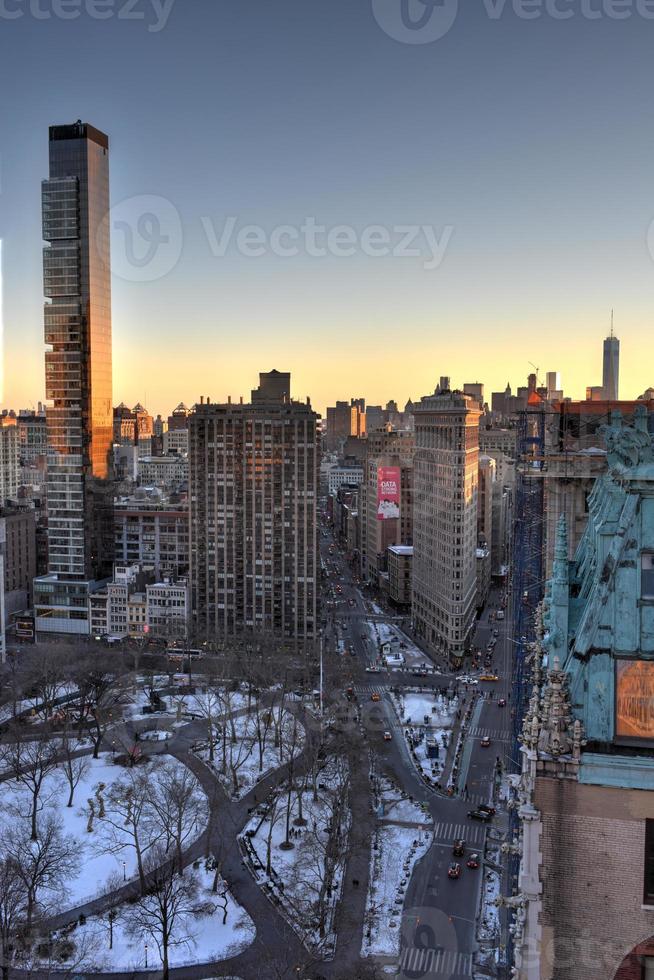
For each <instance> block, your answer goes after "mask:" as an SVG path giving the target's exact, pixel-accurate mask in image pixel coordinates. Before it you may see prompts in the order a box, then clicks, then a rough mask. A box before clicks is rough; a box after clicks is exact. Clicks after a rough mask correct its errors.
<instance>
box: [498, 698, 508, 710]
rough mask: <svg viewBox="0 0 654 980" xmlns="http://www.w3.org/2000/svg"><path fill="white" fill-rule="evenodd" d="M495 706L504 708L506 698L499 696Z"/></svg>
mask: <svg viewBox="0 0 654 980" xmlns="http://www.w3.org/2000/svg"><path fill="white" fill-rule="evenodd" d="M497 706H498V707H499V708H505V707H506V698H500V699H499V701H498V702H497Z"/></svg>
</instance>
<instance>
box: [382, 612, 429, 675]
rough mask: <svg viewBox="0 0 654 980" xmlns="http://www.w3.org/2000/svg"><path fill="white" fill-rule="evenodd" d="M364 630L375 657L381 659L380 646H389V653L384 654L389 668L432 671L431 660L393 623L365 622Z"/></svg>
mask: <svg viewBox="0 0 654 980" xmlns="http://www.w3.org/2000/svg"><path fill="white" fill-rule="evenodd" d="M366 628H367V630H368V634H369V637H370V641H371V647H372V649H373V651H374V652H375V654H376V655H378V656H379V657H381V646H382V644H383V643H387V644H389V647H390V652H389V653H386V654H385V657H386V661H387V663H388V665H389V666H390V667H396V668H397V667H422V666H423V665H424V666H425V667H426V668H427V669H429V670H430V671H433V670H434V665H433V664H432V662H431V660H430V659H429V657H428V656H427V654H426V653H425V652H424V650H421V649H420V647H417V646H416V645H415V643H414V642H413V640H411V638H410V637H409V636H407V634H406V633H405V632H403V630H401V629H400V628H399V626H396V625H395V624H393V623H384V622H367V623H366Z"/></svg>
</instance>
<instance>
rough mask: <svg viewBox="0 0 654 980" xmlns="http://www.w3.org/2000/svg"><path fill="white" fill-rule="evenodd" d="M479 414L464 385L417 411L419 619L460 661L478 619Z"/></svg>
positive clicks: (425, 401)
mask: <svg viewBox="0 0 654 980" xmlns="http://www.w3.org/2000/svg"><path fill="white" fill-rule="evenodd" d="M480 414H481V411H480V409H479V407H478V406H477V403H476V402H475V401H473V399H472V398H469V397H468V396H467V395H463V394H461V392H458V391H455V392H451V391H442V393H438V392H437V393H436V394H434V395H429V396H427V397H426V398H422V399H421V401H420V404H419V405H416V406H415V409H414V417H415V439H416V452H415V456H414V460H413V545H414V549H413V618H414V623H415V628H416V632H417V633H418V634H419V635H420V636H421V637H422V638H423V639H424V640H425V642H426V643H427V645H428V646H430V647H432V648H433V649H434V650H439V651H442V652H446V653H448V654H449V655H450V656H451V657H452V659H453V660H454V661H455V662H460V660H461V658H462V657H463V655H464V652H465V650H466V647H467V644H468V641H469V638H470V634H471V631H472V629H473V627H474V621H475V605H476V603H475V600H476V554H477V488H478V479H479V416H480Z"/></svg>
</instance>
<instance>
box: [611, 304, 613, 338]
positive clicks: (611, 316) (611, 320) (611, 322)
mask: <svg viewBox="0 0 654 980" xmlns="http://www.w3.org/2000/svg"><path fill="white" fill-rule="evenodd" d="M611 340H613V310H611Z"/></svg>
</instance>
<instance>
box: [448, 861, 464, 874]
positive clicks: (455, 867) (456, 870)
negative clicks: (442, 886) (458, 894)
mask: <svg viewBox="0 0 654 980" xmlns="http://www.w3.org/2000/svg"><path fill="white" fill-rule="evenodd" d="M460 874H461V865H460V864H457V862H456V861H453V862H452V864H451V865H450V866H449V868H448V869H447V877H448V878H458V877H459V876H460Z"/></svg>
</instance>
